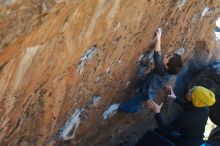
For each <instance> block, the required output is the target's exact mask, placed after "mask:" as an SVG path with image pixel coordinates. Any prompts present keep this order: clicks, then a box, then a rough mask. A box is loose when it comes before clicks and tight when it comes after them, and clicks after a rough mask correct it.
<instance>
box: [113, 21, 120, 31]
mask: <svg viewBox="0 0 220 146" xmlns="http://www.w3.org/2000/svg"><path fill="white" fill-rule="evenodd" d="M120 25H121V23H120V22H119V23H118V25H117V27H115V29H114V32H115V31H116V30H117V29H118V28H119V27H120Z"/></svg>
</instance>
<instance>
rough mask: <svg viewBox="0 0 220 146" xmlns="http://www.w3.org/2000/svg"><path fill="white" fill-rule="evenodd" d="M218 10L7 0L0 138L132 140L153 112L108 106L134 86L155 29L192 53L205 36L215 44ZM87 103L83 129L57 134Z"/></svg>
mask: <svg viewBox="0 0 220 146" xmlns="http://www.w3.org/2000/svg"><path fill="white" fill-rule="evenodd" d="M219 14H220V2H219V0H157V1H156V0H83V1H82V0H74V1H73V0H69V1H68V0H29V1H25V2H24V1H21V0H0V115H1V116H0V145H2V146H7V145H8V146H15V145H18V146H35V145H37V146H42V145H74V146H75V145H77V146H90V145H105V146H107V145H120V144H121V143H124V142H125V141H129V140H130V142H129V143H130V145H132V144H133V143H134V142H135V141H137V140H138V138H139V137H140V136H141V135H142V134H143V133H144V132H145V131H146V130H147V129H149V128H153V127H155V122H154V120H153V118H152V117H153V114H152V113H151V112H149V111H147V110H143V111H142V112H139V113H136V114H129V115H128V114H117V115H115V116H114V117H112V118H110V119H109V120H104V119H103V116H102V114H103V112H104V111H105V110H106V109H107V107H108V106H109V105H110V104H112V103H115V102H122V101H124V100H125V99H127V98H129V97H130V96H131V95H132V93H133V92H134V89H135V86H136V85H135V72H136V69H137V60H138V58H139V56H140V55H141V54H142V53H143V52H144V51H145V50H146V47H147V46H148V45H149V43H150V40H151V39H152V38H153V35H154V31H155V30H156V28H157V27H158V26H161V27H162V29H163V36H162V47H163V50H164V51H165V52H169V51H175V50H176V49H177V48H180V47H184V48H186V55H185V56H184V57H187V56H189V55H190V53H191V51H192V50H193V48H194V43H195V41H197V40H204V41H206V42H207V44H208V46H209V49H210V50H212V49H214V48H216V44H215V38H214V33H213V28H214V27H215V21H216V19H217V18H218V17H219V16H218V15H219ZM129 83H130V84H129ZM94 96H100V98H99V100H97V102H95V103H94V102H93V100H92V98H93V97H94ZM82 108H83V109H84V112H83V114H82V117H80V119H81V123H80V124H79V126H78V128H77V129H76V131H75V134H76V135H75V137H74V138H73V139H72V140H70V141H69V142H63V141H62V140H59V130H60V129H61V128H62V127H63V126H64V125H65V123H66V121H68V119H69V118H70V117H71V114H73V113H74V111H75V109H82ZM57 135H58V136H57Z"/></svg>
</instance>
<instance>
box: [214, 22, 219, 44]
mask: <svg viewBox="0 0 220 146" xmlns="http://www.w3.org/2000/svg"><path fill="white" fill-rule="evenodd" d="M215 35H216V40H218V41H220V18H218V19H217V21H216V28H215Z"/></svg>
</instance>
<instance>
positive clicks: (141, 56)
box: [138, 54, 144, 62]
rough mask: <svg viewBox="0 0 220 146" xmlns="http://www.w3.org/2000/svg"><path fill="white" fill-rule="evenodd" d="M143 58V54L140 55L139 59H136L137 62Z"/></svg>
mask: <svg viewBox="0 0 220 146" xmlns="http://www.w3.org/2000/svg"><path fill="white" fill-rule="evenodd" d="M143 58H144V54H141V55H140V57H139V58H138V62H140V61H141V60H142V59H143Z"/></svg>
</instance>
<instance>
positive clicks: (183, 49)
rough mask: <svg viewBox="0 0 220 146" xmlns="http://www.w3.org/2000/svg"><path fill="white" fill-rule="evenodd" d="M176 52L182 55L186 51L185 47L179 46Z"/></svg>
mask: <svg viewBox="0 0 220 146" xmlns="http://www.w3.org/2000/svg"><path fill="white" fill-rule="evenodd" d="M175 53H176V54H178V55H180V56H182V55H183V54H184V53H185V48H179V49H177V51H176V52H175Z"/></svg>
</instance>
